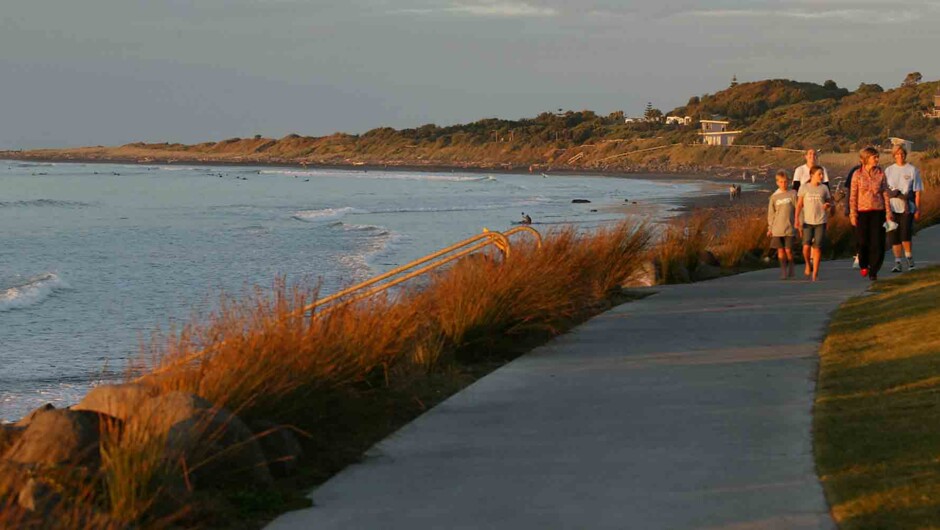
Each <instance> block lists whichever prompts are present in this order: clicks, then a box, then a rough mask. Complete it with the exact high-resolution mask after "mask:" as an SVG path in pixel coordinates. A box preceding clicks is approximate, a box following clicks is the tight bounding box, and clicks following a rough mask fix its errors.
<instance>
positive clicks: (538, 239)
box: [503, 226, 542, 248]
mask: <svg viewBox="0 0 940 530" xmlns="http://www.w3.org/2000/svg"><path fill="white" fill-rule="evenodd" d="M520 232H529V233H530V234H532V235H533V236H535V248H542V234H540V233H539V231H538V230H536V229H534V228H532V227H531V226H517V227H515V228H513V229H511V230H507V231H505V232H503V235H504V236H506V237H507V238H508V237H509V236H511V235H514V234H518V233H520Z"/></svg>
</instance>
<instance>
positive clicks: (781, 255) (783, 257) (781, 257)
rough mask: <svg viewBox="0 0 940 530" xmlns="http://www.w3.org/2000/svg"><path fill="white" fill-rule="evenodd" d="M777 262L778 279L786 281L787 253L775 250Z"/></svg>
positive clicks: (782, 250) (779, 249) (780, 249)
mask: <svg viewBox="0 0 940 530" xmlns="http://www.w3.org/2000/svg"><path fill="white" fill-rule="evenodd" d="M777 261H779V262H780V279H781V280H786V279H787V253H786V251H785V250H784V249H782V248H778V249H777Z"/></svg>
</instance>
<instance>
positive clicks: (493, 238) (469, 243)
mask: <svg viewBox="0 0 940 530" xmlns="http://www.w3.org/2000/svg"><path fill="white" fill-rule="evenodd" d="M522 231H529V232H531V233H532V234H533V235H534V236H535V237H536V241H537V242H538V246H539V247H541V245H542V236H541V234H539V233H538V231H537V230H535V229H533V228H530V227H528V226H520V227H518V228H514V229H513V230H509V231H508V232H506V233H505V234H504V233H502V232H491V231H490V230H487V229H486V228H484V229H483V233H482V234H478V235H475V236H473V237H470V238H467V239H465V240H463V241H461V242H459V243H455V244H453V245H451V246H449V247H447V248H443V249H441V250H438V251H437V252H434V253H433V254H428V255H427V256H424V257H423V258H420V259H417V260H415V261H412V262H411V263H408V264H407V265H402V266H401V267H397V268H395V269H392V270H390V271H388V272H386V273H384V274H380V275H378V276H376V277H374V278H372V279H369V280H366V281H364V282H362V283H359V284H356V285H353V286H352V287H349V288H346V289H343V290H342V291H339V292H338V293H334V294H332V295H330V296H327V297H324V298H321V299H319V300H317V301H316V302H313V303H312V304H309V305H307V306H304V307H303V308H302V309H300V310H299V311H297V313H295V314H305V313H308V312H315V313H316V314H317V315H323V314H326V313H328V312H330V311H333V310H335V309H338V308H340V307H343V306H345V305H348V304H351V303H354V302H357V301H359V300H363V299H365V298H368V297H370V296H373V295H375V294H378V293H380V292H382V291H385V290H386V289H389V288H391V287H394V286H395V285H399V284H401V283H404V282H406V281H408V280H410V279H412V278H415V277H417V276H420V275H422V274H425V273H427V272H429V271H432V270H434V269H436V268H438V267H441V266H443V265H446V264H448V263H450V262H452V261H455V260H458V259H460V258H462V257H464V256H468V255H470V254H472V253H474V252H476V251H478V250H482V249H484V248H486V247H488V246H491V245H492V246H494V247H496V248H497V249H498V250H499V251H500V253H501V254H502V255H503V258H504V259H505V258H507V257H509V253H510V243H509V238H508V237H507V236H508V235H511V234H515V233H519V232H522ZM422 265H424V266H423V267H422ZM416 267H420V268H416ZM413 269H414V270H413ZM406 273H407V274H406ZM399 275H403V276H399ZM395 276H399V277H398V278H395ZM392 278H394V279H392ZM385 280H390V281H388V282H386V283H382V282H384V281H385ZM363 289H367V290H366V291H364V292H358V291H362V290H363ZM353 295H354V296H353ZM347 297H349V298H347ZM331 304H332V305H331ZM325 306H326V307H325ZM318 309H319V311H317V310H318ZM224 344H225V342H224V341H223V342H220V343H218V344H213V345H212V346H209V347H207V348H205V349H204V350H200V351H198V352H195V353H193V354H191V355H187V356H186V357H185V358H183V359H179V360H177V361H174V362H173V363H170V364H168V365H165V366H161V367H159V368H156V369H154V370H152V371H151V372H150V373H148V374H145V375H144V376H142V377H141V378H139V379H143V378H144V377H147V376H152V375H155V374H159V373H162V372H165V371H167V370H169V369H171V368H172V367H174V366H179V365H181V364H186V363H188V362H192V361H194V360H196V359H198V358H200V357H202V356H204V355H207V354H209V353H211V352H212V351H214V350H216V349H218V348H219V347H221V346H222V345H224Z"/></svg>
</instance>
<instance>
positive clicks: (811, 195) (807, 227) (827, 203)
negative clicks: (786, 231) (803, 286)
mask: <svg viewBox="0 0 940 530" xmlns="http://www.w3.org/2000/svg"><path fill="white" fill-rule="evenodd" d="M809 174H810V177H811V178H812V180H810V181H809V182H808V183H806V185H804V186H803V187H801V188H800V191H799V196H798V197H799V198H798V199H797V202H796V212H795V215H794V218H795V219H796V221H795V223H796V227H797V230H799V232H800V237H801V238H802V239H803V260H804V262H805V263H806V269H805V271H804V274H805V275H806V276H807V277H809V276H812V279H813V281H814V282H815V281H817V280H818V279H819V267H820V266H821V265H822V250H823V246H824V245H825V243H826V223H828V222H829V215H828V214H829V208H831V207H832V196H831V195H830V193H829V188H827V187H826V186H824V185H823V183H822V176H823V170H822V168H821V167H819V166H813V167H812V168H811V169H810V172H809ZM801 213H802V214H803V215H802V216H801V215H800V214H801Z"/></svg>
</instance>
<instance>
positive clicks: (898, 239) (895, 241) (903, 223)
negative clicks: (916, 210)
mask: <svg viewBox="0 0 940 530" xmlns="http://www.w3.org/2000/svg"><path fill="white" fill-rule="evenodd" d="M894 222H895V223H897V224H898V227H897V228H895V229H894V230H892V231H890V232H888V244H889V245H891V246H894V245H900V244H901V243H903V242H905V241H910V240H911V238H912V237H913V236H914V214H912V213H896V214H894Z"/></svg>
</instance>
